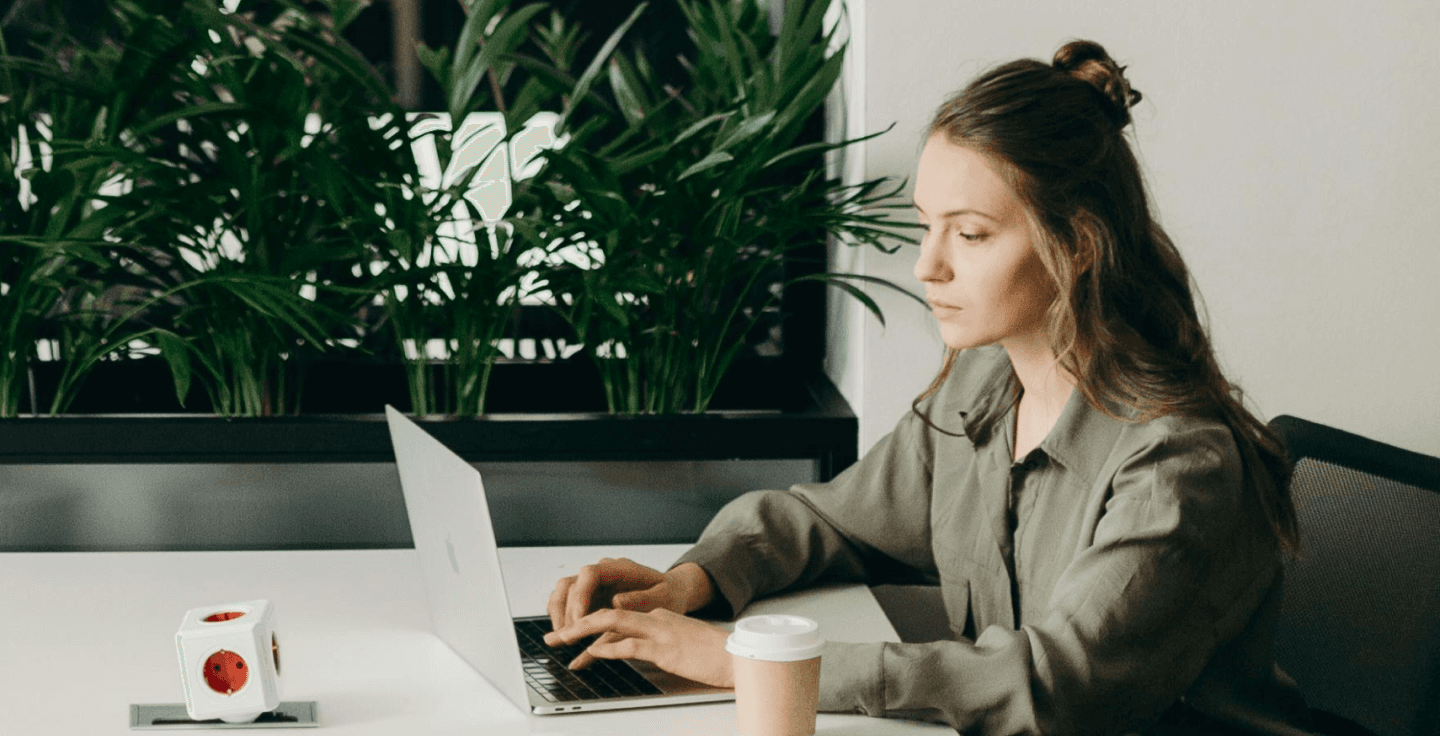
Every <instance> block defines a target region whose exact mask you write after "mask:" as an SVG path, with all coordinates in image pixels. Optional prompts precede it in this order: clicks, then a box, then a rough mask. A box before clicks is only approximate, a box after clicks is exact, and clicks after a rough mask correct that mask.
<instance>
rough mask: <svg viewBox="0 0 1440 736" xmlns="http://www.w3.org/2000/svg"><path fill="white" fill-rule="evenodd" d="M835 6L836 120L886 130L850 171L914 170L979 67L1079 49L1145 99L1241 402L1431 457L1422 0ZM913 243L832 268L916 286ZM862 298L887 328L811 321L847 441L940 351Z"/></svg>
mask: <svg viewBox="0 0 1440 736" xmlns="http://www.w3.org/2000/svg"><path fill="white" fill-rule="evenodd" d="M848 1H849V3H850V5H851V7H852V13H853V10H854V8H855V7H856V6H860V8H861V12H860V13H858V14H857V15H858V19H859V22H858V23H857V26H856V28H854V29H853V34H854V36H853V39H852V42H854V43H858V44H859V45H860V47H861V51H860V53H861V55H862V56H863V74H861V73H860V72H858V71H857V77H860V78H861V80H863V90H861V91H859V92H857V91H856V90H854V89H851V90H849V91H848V97H849V100H848V102H849V103H850V104H852V105H857V101H858V107H857V108H856V109H852V110H851V119H852V120H855V121H856V123H858V122H859V121H860V120H862V119H863V126H864V129H865V130H866V131H874V130H879V129H882V128H884V127H885V126H887V125H889V124H890V123H892V122H898V125H897V126H896V128H895V130H894V131H892V132H891V133H890V134H888V135H885V136H881V137H880V138H879V139H877V140H875V141H872V142H871V143H869V144H868V145H867V148H866V150H865V151H864V152H863V157H864V158H863V161H864V172H865V176H868V177H873V176H880V175H895V176H905V177H911V178H913V168H914V165H915V159H916V156H917V154H918V149H919V144H920V137H921V135H922V134H923V130H924V126H925V124H926V123H927V122H928V119H929V117H930V115H931V114H932V113H933V111H934V109H935V108H936V107H937V106H938V105H939V103H940V102H941V101H942V100H943V99H944V97H945V96H946V95H948V94H949V93H950V92H952V91H954V90H957V89H959V88H960V87H962V86H963V85H964V84H965V83H966V82H967V81H968V80H969V79H970V78H972V77H973V76H975V74H977V73H978V72H979V71H981V70H983V69H984V68H986V67H989V66H991V65H994V64H997V63H1002V62H1004V61H1008V60H1011V59H1014V58H1019V57H1034V58H1040V59H1043V60H1046V61H1048V60H1049V59H1050V58H1051V56H1052V55H1053V53H1054V51H1055V50H1056V49H1057V48H1058V47H1059V46H1060V45H1061V44H1062V43H1063V42H1065V41H1066V40H1069V39H1072V38H1089V39H1092V40H1095V41H1098V42H1100V43H1101V44H1103V45H1104V46H1105V47H1106V48H1107V49H1108V50H1109V51H1110V52H1111V54H1112V55H1113V56H1114V57H1115V58H1116V59H1117V60H1118V61H1119V62H1120V63H1121V64H1128V65H1129V70H1128V72H1127V75H1128V77H1129V79H1130V80H1131V82H1132V84H1133V85H1134V86H1135V87H1136V88H1137V89H1139V90H1140V91H1141V92H1143V93H1144V95H1145V100H1144V101H1143V102H1141V103H1140V105H1139V106H1138V107H1137V108H1135V110H1134V113H1135V118H1136V125H1135V128H1134V133H1135V136H1136V140H1137V141H1138V149H1137V152H1138V154H1139V156H1140V158H1141V161H1142V163H1143V165H1144V166H1145V168H1146V173H1147V176H1148V179H1149V182H1150V186H1151V189H1152V193H1153V195H1154V201H1155V205H1156V207H1157V209H1158V211H1159V215H1160V218H1161V222H1162V223H1163V224H1164V225H1165V227H1166V228H1167V229H1168V231H1169V232H1170V235H1171V236H1172V237H1173V238H1174V239H1175V240H1176V242H1177V244H1178V245H1179V247H1180V250H1181V252H1182V253H1183V254H1184V256H1185V258H1186V260H1187V262H1188V263H1189V265H1190V268H1191V270H1192V272H1193V274H1194V277H1195V280H1196V282H1197V284H1198V286H1199V290H1200V293H1201V295H1202V297H1203V300H1204V303H1205V306H1206V307H1207V308H1208V312H1209V315H1210V322H1211V328H1212V334H1213V336H1214V340H1215V344H1216V348H1217V350H1218V352H1219V355H1220V359H1221V362H1222V365H1223V366H1224V367H1225V368H1226V369H1227V371H1228V372H1229V375H1230V376H1231V378H1232V379H1233V380H1236V381H1237V382H1239V383H1240V384H1241V385H1242V387H1243V388H1244V389H1245V390H1246V393H1247V395H1248V396H1249V398H1250V400H1251V403H1252V407H1253V408H1254V409H1256V410H1257V412H1258V413H1259V414H1260V415H1261V416H1262V417H1264V418H1267V419H1268V418H1269V417H1273V416H1275V415H1277V414H1292V415H1295V416H1299V417H1303V418H1306V419H1310V420H1313V421H1317V422H1321V423H1323V424H1328V425H1331V426H1335V427H1339V428H1342V429H1346V430H1349V431H1351V432H1356V433H1358V434H1362V435H1366V436H1369V437H1373V438H1375V439H1379V440H1381V441H1384V442H1389V443H1391V444H1395V445H1399V446H1401V447H1404V448H1408V449H1411V450H1416V451H1420V452H1425V453H1428V454H1432V455H1440V377H1437V375H1440V247H1437V242H1436V241H1437V240H1440V197H1437V195H1440V94H1436V90H1440V54H1437V53H1435V50H1434V43H1435V39H1440V3H1434V2H1428V1H1427V2H1421V1H1418V0H1417V1H1414V2H1391V3H1386V4H1370V3H1359V2H1351V1H1347V2H1338V1H1336V0H1327V1H1326V2H1301V1H1299V0H1288V1H1286V2H1260V3H1256V2H1245V1H1242V0H1223V1H1219V2H1207V3H1181V2H1154V1H1153V0H1143V1H1142V0H1111V1H1109V2H1105V3H1071V2H1061V1H1060V0H1023V1H1018V2H1000V1H998V0H996V1H990V2H966V3H959V2H950V1H948V0H868V1H867V0H848ZM1377 7H1378V8H1383V9H1382V10H1376V9H1375V8H1377ZM857 81H859V80H857ZM857 132H859V131H857V130H855V129H854V128H852V129H851V133H852V134H855V133H857ZM906 196H907V197H908V196H909V195H908V192H907V195H906ZM914 255H915V250H914V248H913V247H911V248H907V249H905V250H904V251H902V252H901V253H900V254H897V255H895V256H883V255H880V254H877V253H873V252H867V253H842V254H841V256H842V260H840V261H839V263H838V264H837V265H839V266H841V267H843V266H845V265H853V267H854V268H855V269H857V270H860V271H863V272H865V273H869V274H871V275H875V276H885V277H889V278H892V279H894V280H897V281H902V282H905V283H907V284H913V276H912V275H911V273H910V269H911V266H912V262H913V259H914ZM844 259H849V260H848V261H847V260H844ZM873 293H874V294H875V295H876V296H877V298H879V299H881V300H882V302H883V304H884V305H885V306H886V314H887V317H888V318H889V323H890V324H889V326H888V327H887V328H885V329H883V330H882V329H881V327H880V326H879V324H878V323H877V322H876V321H875V320H874V319H873V318H869V317H864V318H863V319H862V318H858V317H857V315H856V314H855V308H854V307H853V305H849V306H844V307H843V308H841V309H838V310H834V313H833V314H832V331H831V335H832V347H831V355H830V363H829V370H830V372H831V375H832V377H834V378H835V380H836V382H837V384H838V385H840V386H841V388H842V390H843V391H845V392H846V396H847V398H848V399H849V400H850V402H851V405H852V406H853V407H854V408H855V410H856V412H857V413H858V414H859V415H860V417H861V451H862V452H863V451H864V450H866V449H868V448H869V447H870V445H871V444H873V443H874V442H875V441H876V440H878V439H879V438H880V437H881V436H882V435H883V434H884V433H885V432H887V431H889V429H890V428H891V427H892V426H893V425H894V423H895V421H896V420H897V419H898V418H899V417H900V416H901V415H902V414H903V413H904V412H905V411H906V410H907V409H908V407H909V404H910V399H912V398H913V397H914V396H915V395H916V394H917V393H918V392H919V391H921V390H923V388H924V387H925V386H926V385H927V384H928V381H929V379H930V378H931V377H932V376H933V373H934V370H935V369H936V367H937V366H938V359H939V355H940V351H941V343H940V341H939V338H938V334H937V332H936V331H935V329H934V327H933V326H932V325H931V324H930V323H929V322H928V321H927V320H928V319H929V316H928V314H926V313H925V312H924V310H923V309H921V308H919V307H918V306H916V305H913V303H912V304H907V303H904V302H903V301H901V300H899V299H898V298H895V297H891V296H889V295H887V294H885V293H883V292H882V291H874V292H873Z"/></svg>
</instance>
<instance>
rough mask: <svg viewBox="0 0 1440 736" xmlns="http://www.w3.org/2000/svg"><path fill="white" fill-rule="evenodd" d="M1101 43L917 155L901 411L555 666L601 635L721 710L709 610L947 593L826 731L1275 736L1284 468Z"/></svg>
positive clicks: (1281, 700) (565, 624) (584, 600)
mask: <svg viewBox="0 0 1440 736" xmlns="http://www.w3.org/2000/svg"><path fill="white" fill-rule="evenodd" d="M1139 100H1140V93H1139V92H1137V91H1135V90H1132V89H1131V88H1130V87H1129V84H1128V83H1127V82H1126V80H1125V77H1124V75H1123V69H1122V68H1121V67H1119V66H1118V65H1117V64H1116V63H1115V62H1114V61H1113V60H1112V59H1111V58H1110V57H1109V55H1108V54H1107V53H1106V52H1105V50H1104V49H1103V48H1101V47H1100V46H1099V45H1098V44H1095V43H1091V42H1086V41H1076V42H1072V43H1069V44H1067V45H1065V46H1064V47H1063V48H1061V49H1060V50H1059V52H1057V53H1056V55H1055V59H1054V62H1053V63H1052V64H1048V65H1047V64H1044V63H1042V62H1039V61H1034V60H1021V61H1016V62H1013V63H1010V64H1006V65H1003V66H1000V67H998V68H996V69H994V70H993V71H990V72H988V73H986V74H984V75H982V76H980V77H979V78H978V79H976V80H975V81H974V82H972V83H971V84H970V85H969V86H968V87H967V88H966V89H965V90H964V91H963V92H961V93H960V94H958V95H956V96H955V97H954V98H952V99H950V100H949V101H948V102H946V103H945V104H944V105H943V106H942V107H941V108H940V110H939V112H938V113H937V115H936V117H935V119H934V121H933V123H932V125H931V126H930V135H929V138H928V140H927V142H926V145H925V148H924V151H923V153H922V154H921V157H920V163H919V167H918V172H917V175H916V184H915V204H916V209H917V210H918V213H919V217H920V222H921V223H922V225H924V227H925V230H926V234H925V236H924V238H923V241H922V243H921V247H920V256H919V259H918V261H917V262H916V265H915V275H916V277H917V278H919V279H920V281H921V282H922V283H923V284H924V286H925V291H926V296H927V298H928V300H929V302H930V304H931V306H932V309H933V313H934V315H935V318H936V319H937V321H938V322H939V327H940V334H941V337H942V338H943V339H944V341H945V344H946V346H947V347H948V350H947V354H946V360H945V363H944V367H943V369H942V371H941V373H940V375H939V377H938V378H936V380H935V382H934V383H933V384H932V385H931V387H930V388H929V390H927V391H926V392H925V394H924V395H922V396H921V397H920V398H919V399H917V400H916V402H915V404H914V406H913V408H914V411H913V412H912V413H910V414H909V415H907V416H906V417H905V418H904V419H902V420H901V421H900V423H899V425H898V426H897V427H896V428H895V430H894V432H892V433H891V434H890V435H888V436H887V437H886V438H885V439H883V440H881V441H880V442H879V443H878V444H877V445H876V446H875V448H874V449H873V450H871V451H870V452H869V453H868V454H867V455H866V456H865V458H864V459H862V460H861V461H860V462H858V463H857V464H855V465H854V466H853V467H851V468H849V469H848V470H846V471H845V472H844V473H842V474H841V475H840V476H839V477H837V478H836V479H835V480H834V481H832V482H830V483H825V484H815V485H801V486H796V487H794V488H792V489H791V490H789V491H785V492H778V491H761V492H757V493H752V494H746V495H745V496H742V497H740V498H738V499H736V500H735V501H733V502H732V503H730V504H729V505H727V506H726V507H725V508H724V509H722V510H721V512H720V513H719V514H718V515H717V516H716V518H715V519H714V521H713V522H712V523H711V524H710V525H709V526H708V527H707V529H706V530H705V532H704V534H703V535H702V536H701V538H700V540H699V542H698V543H697V544H696V546H695V547H694V548H693V549H692V550H691V551H689V552H688V553H686V554H685V555H684V556H683V557H682V558H681V560H680V561H679V562H678V563H677V564H676V565H675V566H674V567H673V568H672V569H671V570H670V571H669V572H667V573H664V574H662V573H659V572H658V571H654V570H649V569H648V568H643V567H641V566H639V565H637V564H635V563H632V562H629V561H625V560H604V561H601V562H600V563H599V564H597V565H593V566H589V567H587V568H586V569H585V570H584V571H582V572H581V573H580V574H579V575H578V576H575V577H572V578H567V579H565V580H562V581H560V583H559V584H558V585H557V587H556V589H555V593H554V595H553V596H552V598H551V601H550V615H551V618H552V619H553V621H554V623H555V627H556V632H555V633H553V634H551V636H550V638H551V641H552V643H560V642H567V643H568V642H573V641H576V640H579V639H580V638H583V637H585V636H590V635H595V634H602V635H603V636H601V638H600V639H599V640H598V641H597V642H596V643H595V644H594V645H592V646H591V647H590V648H589V649H588V650H587V652H586V653H585V654H582V655H581V657H580V658H579V659H577V660H576V662H575V663H574V665H573V666H576V667H583V666H586V665H587V664H588V663H589V662H590V661H591V659H592V658H594V657H606V658H613V657H622V658H639V659H646V660H650V661H653V662H655V663H656V664H657V665H659V666H661V667H663V668H665V669H669V670H672V671H674V672H676V673H679V674H682V675H685V676H687V677H690V678H692V679H695V680H700V681H704V682H709V683H712V684H716V685H722V686H728V685H729V684H730V683H731V670H730V660H729V655H727V654H726V653H725V651H724V640H725V632H724V631H722V630H719V629H716V628H714V627H711V626H709V625H708V624H705V623H703V622H700V621H697V620H695V619H692V618H688V617H685V616H683V615H682V614H684V613H688V612H693V611H697V610H700V609H702V608H707V607H710V608H711V609H712V610H713V611H718V612H721V613H727V612H730V611H735V610H739V608H741V607H743V606H744V605H745V604H746V603H747V602H749V601H750V600H752V599H753V598H755V597H757V596H761V595H765V594H768V593H772V592H775V591H778V590H781V589H784V588H789V587H793V586H800V585H805V584H809V583H813V582H815V581H817V580H820V579H826V580H834V579H844V580H866V581H871V582H883V581H885V580H888V579H894V577H895V576H905V577H918V578H921V579H929V580H933V581H938V582H939V584H940V586H941V592H942V595H943V597H944V600H945V605H946V612H947V615H948V616H949V618H950V624H951V629H952V631H953V635H954V637H953V640H949V641H942V642H932V643H924V644H832V645H830V646H829V647H827V649H826V653H825V657H824V659H823V660H822V671H821V704H820V705H821V709H822V710H832V711H852V712H862V713H867V714H870V715H901V716H908V717H917V718H927V719H935V720H941V721H944V722H946V723H949V724H951V725H952V726H954V727H956V728H957V729H958V730H961V731H965V732H970V731H979V732H983V733H1049V734H1058V733H1075V732H1078V733H1120V732H1124V731H1134V730H1140V729H1148V730H1150V731H1152V732H1172V733H1173V732H1183V731H1186V730H1187V729H1188V730H1192V731H1200V730H1203V731H1206V732H1211V731H1222V732H1223V731H1225V730H1235V731H1238V732H1262V733H1263V732H1269V733H1287V732H1288V733H1294V732H1295V728H1294V726H1295V725H1297V724H1299V725H1303V716H1304V712H1305V710H1304V705H1303V703H1302V702H1301V700H1300V699H1299V696H1298V693H1297V692H1296V691H1295V688H1294V686H1293V683H1292V682H1291V681H1290V680H1289V679H1288V678H1286V677H1285V675H1284V674H1283V673H1281V672H1279V670H1278V669H1277V668H1276V667H1275V665H1274V662H1273V660H1272V658H1271V656H1270V642H1271V639H1272V629H1273V624H1274V620H1275V614H1276V613H1277V611H1278V607H1279V601H1280V598H1279V595H1280V585H1279V583H1280V575H1281V555H1282V551H1283V550H1284V549H1286V548H1291V547H1293V546H1294V544H1295V542H1296V539H1295V521H1294V512H1293V509H1292V507H1291V504H1290V500H1289V497H1288V494H1287V491H1286V486H1287V481H1288V470H1287V465H1286V462H1285V458H1284V453H1283V448H1282V446H1281V445H1280V443H1279V442H1278V440H1277V438H1276V437H1275V436H1274V435H1272V434H1271V433H1270V432H1269V430H1268V429H1267V428H1266V427H1265V425H1264V424H1263V423H1261V422H1260V421H1259V420H1257V419H1256V418H1255V417H1254V416H1252V415H1251V414H1250V413H1249V412H1247V411H1246V410H1245V409H1244V407H1243V406H1242V405H1241V403H1240V401H1239V399H1238V391H1237V390H1236V389H1234V387H1232V386H1231V384H1229V383H1228V382H1227V381H1226V380H1225V378H1224V377H1223V376H1222V375H1221V373H1220V370H1219V368H1218V366H1217V364H1216V361H1215V358H1214V355H1213V352H1212V349H1211V346H1210V343H1209V339H1208V337H1207V336H1206V333H1205V331H1204V328H1203V327H1202V325H1201V324H1200V321H1199V317H1198V315H1197V311H1196V308H1195V303H1194V299H1193V297H1192V294H1191V291H1190V283H1189V274H1188V272H1187V271H1186V269H1185V266H1184V264H1183V263H1182V261H1181V259H1180V255H1179V253H1178V251H1177V250H1176V249H1175V247H1174V245H1173V244H1172V243H1171V242H1170V240H1169V238H1168V237H1167V236H1166V235H1165V233H1164V232H1163V231H1162V230H1161V228H1160V226H1159V225H1158V224H1156V222H1155V220H1154V219H1153V217H1152V216H1151V214H1150V210H1149V204H1148V202H1147V199H1146V194H1145V189H1144V184H1143V181H1142V178H1141V173H1140V169H1139V165H1138V163H1137V162H1136V160H1135V158H1134V156H1133V154H1132V153H1131V151H1130V148H1129V145H1128V143H1127V142H1126V140H1125V138H1124V137H1123V133H1122V131H1123V129H1124V128H1125V127H1126V126H1127V125H1128V124H1129V123H1130V113H1129V108H1130V107H1131V106H1132V105H1134V104H1135V103H1136V102H1138V101H1139Z"/></svg>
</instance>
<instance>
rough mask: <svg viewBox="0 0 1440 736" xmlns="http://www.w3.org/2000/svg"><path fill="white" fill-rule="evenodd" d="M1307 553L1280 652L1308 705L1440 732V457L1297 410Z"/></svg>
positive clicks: (1288, 599)
mask: <svg viewBox="0 0 1440 736" xmlns="http://www.w3.org/2000/svg"><path fill="white" fill-rule="evenodd" d="M1270 426H1271V427H1272V428H1273V429H1275V430H1276V431H1278V432H1279V433H1280V434H1281V436H1282V437H1284V439H1285V442H1286V445H1287V447H1288V450H1289V453H1290V460H1291V463H1292V464H1293V466H1294V471H1295V474H1294V478H1293V480H1292V481H1291V485H1290V489H1291V494H1292V496H1293V497H1294V500H1295V510H1296V513H1297V515H1298V517H1299V525H1300V554H1299V556H1298V557H1297V558H1296V559H1294V560H1292V561H1291V562H1290V564H1288V565H1287V566H1286V573H1285V599H1284V604H1283V606H1282V610H1281V619H1280V625H1279V630H1278V631H1277V632H1276V641H1275V658H1276V661H1277V662H1278V663H1279V664H1280V667H1281V668H1282V669H1284V670H1285V671H1286V672H1287V673H1289V674H1290V675H1291V676H1292V677H1294V678H1295V680H1296V681H1297V682H1298V683H1299V684H1300V688H1301V691H1302V692H1304V694H1305V698H1306V700H1307V702H1309V703H1310V705H1311V706H1312V707H1316V708H1319V709H1322V710H1324V711H1328V712H1330V713H1334V714H1338V715H1340V716H1343V717H1345V718H1348V719H1350V720H1352V721H1355V722H1356V723H1359V724H1360V725H1363V726H1365V727H1366V728H1368V729H1370V730H1371V731H1373V732H1375V733H1376V734H1380V736H1416V735H1420V734H1424V735H1425V736H1435V735H1436V734H1440V458H1434V457H1430V456H1428V455H1422V454H1419V453H1415V452H1410V451H1408V450H1403V449H1400V448H1398V447H1394V446H1392V445H1387V444H1384V443H1381V442H1376V441H1374V440H1371V439H1367V438H1365V437H1361V436H1359V435H1355V434H1351V433H1349V432H1344V431H1341V430H1338V429H1334V428H1331V427H1326V426H1323V425H1320V424H1316V423H1314V422H1309V421H1306V420H1303V419H1297V418H1295V417H1290V416H1279V417H1276V418H1274V419H1273V420H1272V421H1271V422H1270Z"/></svg>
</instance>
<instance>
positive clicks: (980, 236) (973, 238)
mask: <svg viewBox="0 0 1440 736" xmlns="http://www.w3.org/2000/svg"><path fill="white" fill-rule="evenodd" d="M960 237H962V238H964V239H966V240H968V241H970V242H972V243H978V242H980V241H982V240H984V239H985V233H960Z"/></svg>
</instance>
